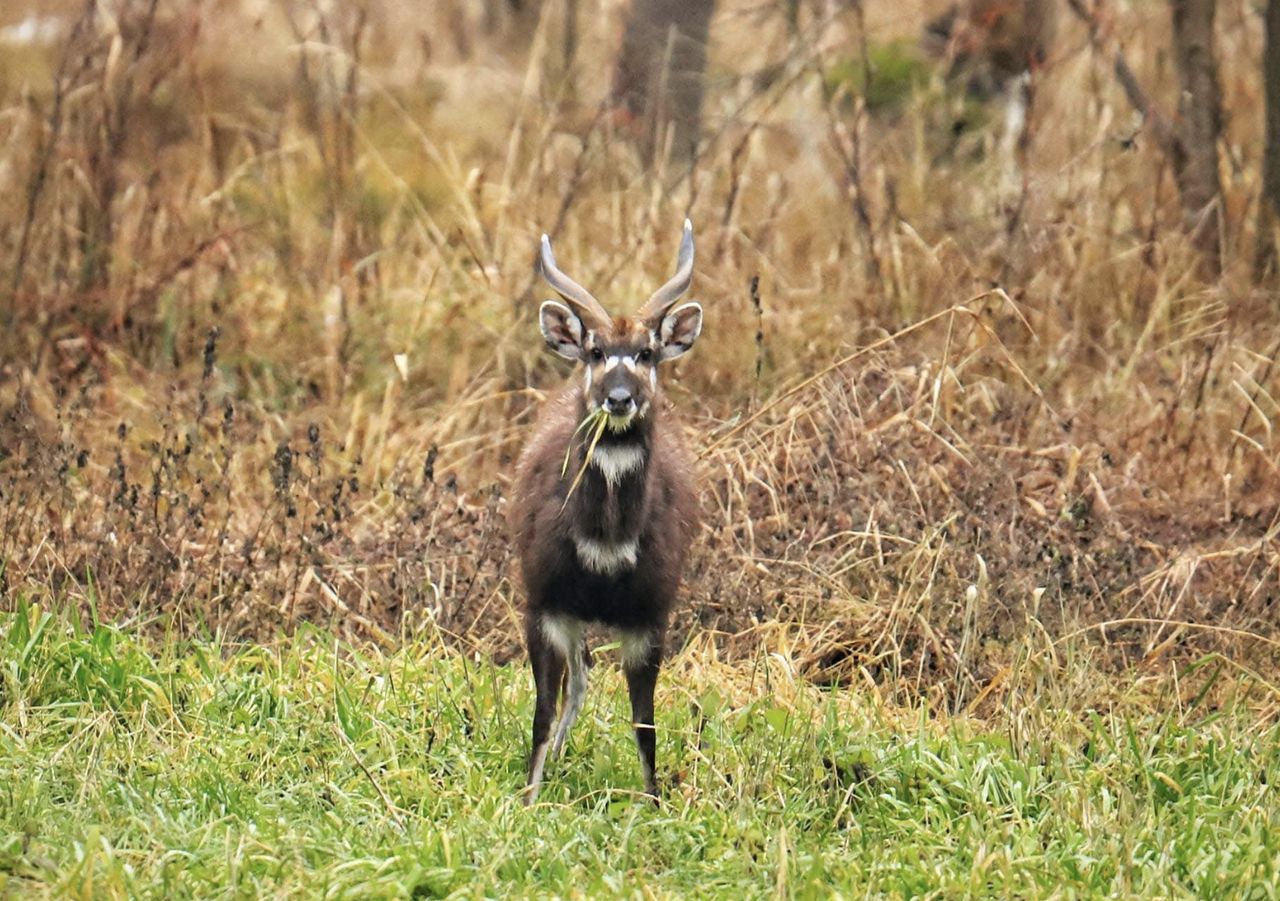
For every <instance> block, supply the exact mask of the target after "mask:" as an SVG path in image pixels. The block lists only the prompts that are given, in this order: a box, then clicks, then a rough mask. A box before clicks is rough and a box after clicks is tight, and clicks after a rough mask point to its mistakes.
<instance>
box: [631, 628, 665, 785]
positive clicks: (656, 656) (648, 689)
mask: <svg viewBox="0 0 1280 901" xmlns="http://www.w3.org/2000/svg"><path fill="white" fill-rule="evenodd" d="M661 667H662V635H661V633H658V632H635V633H629V634H626V635H624V636H623V639H622V669H623V672H624V673H626V676H627V691H628V693H629V694H630V695H631V724H632V726H633V727H634V729H635V734H636V748H637V750H639V752H640V768H641V770H642V772H643V773H644V790H645V793H646V794H649V795H652V796H653V799H654V801H655V802H656V801H657V800H658V778H657V775H656V765H655V760H654V758H655V756H656V747H657V734H656V733H655V731H654V724H653V691H654V687H655V686H656V685H657V684H658V670H659V669H660V668H661Z"/></svg>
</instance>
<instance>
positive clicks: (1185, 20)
mask: <svg viewBox="0 0 1280 901" xmlns="http://www.w3.org/2000/svg"><path fill="white" fill-rule="evenodd" d="M1170 5H1171V7H1172V10H1173V51H1174V58H1175V60H1176V62H1177V66H1178V81H1179V86H1180V87H1181V89H1182V90H1181V92H1180V93H1179V99H1178V122H1177V125H1176V126H1175V135H1174V140H1173V147H1172V148H1171V149H1172V152H1173V172H1174V178H1175V179H1176V180H1177V182H1178V194H1179V196H1180V197H1181V199H1182V212H1183V216H1184V218H1185V220H1186V227H1187V231H1188V233H1189V234H1190V235H1191V239H1192V242H1193V243H1194V244H1195V246H1196V247H1197V248H1199V249H1200V251H1201V252H1202V253H1203V254H1204V257H1205V262H1206V265H1207V267H1208V269H1209V270H1210V271H1211V272H1213V273H1215V274H1216V273H1217V272H1219V271H1220V269H1221V249H1222V234H1221V227H1220V223H1221V221H1222V204H1221V201H1222V187H1221V184H1220V183H1219V180H1218V137H1219V135H1220V134H1221V131H1222V89H1221V87H1220V86H1219V84H1218V63H1217V60H1216V59H1214V54H1213V46H1214V41H1213V16H1214V12H1215V9H1216V7H1217V0H1170Z"/></svg>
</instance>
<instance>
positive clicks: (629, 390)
mask: <svg viewBox="0 0 1280 901" xmlns="http://www.w3.org/2000/svg"><path fill="white" fill-rule="evenodd" d="M540 262H541V269H542V276H543V277H544V278H545V279H546V281H547V283H548V284H549V285H550V286H551V288H552V289H553V290H554V291H555V292H556V294H558V295H559V296H560V299H561V300H562V301H563V303H561V302H560V301H556V300H548V301H546V302H545V303H543V304H542V306H541V308H540V309H539V311H538V322H539V325H540V327H541V330H542V337H543V338H544V339H545V340H546V343H547V346H548V347H549V348H550V349H551V350H552V352H554V353H556V354H558V355H559V356H561V357H564V358H565V359H567V360H573V361H574V362H577V363H581V364H582V365H581V368H580V369H578V370H577V375H576V376H575V377H574V378H572V379H571V380H570V381H569V383H568V384H567V385H565V387H564V389H563V390H562V391H561V392H560V393H559V395H558V396H557V397H555V398H554V399H553V400H550V401H549V402H547V404H546V405H545V407H544V409H543V410H542V412H541V414H540V416H539V418H538V421H537V424H536V425H535V427H534V431H533V436H532V437H531V438H530V439H529V442H528V444H527V445H526V446H525V448H524V451H523V453H522V454H521V457H520V460H519V463H518V464H517V467H516V475H515V490H514V496H513V501H512V507H511V527H512V533H513V536H514V539H515V546H516V550H517V552H518V555H519V559H520V569H521V575H522V580H523V582H524V588H525V596H526V606H525V641H526V644H527V647H528V650H529V662H530V664H531V665H532V668H533V681H534V686H535V689H536V692H537V700H536V704H535V708H534V714H533V744H532V749H531V751H530V753H529V770H528V783H527V785H526V788H525V794H524V802H525V803H526V804H532V803H533V802H534V801H535V800H536V799H537V796H538V790H539V788H540V786H541V783H542V773H543V768H544V767H545V765H546V762H547V757H548V754H550V756H552V757H556V756H558V755H559V754H560V752H561V750H562V749H563V747H564V743H565V739H566V738H567V737H568V735H569V730H570V729H571V728H572V727H573V723H574V721H575V720H576V719H577V717H578V714H579V713H580V712H581V710H582V702H583V698H584V697H585V695H586V691H587V670H588V668H589V667H590V665H591V662H590V652H589V651H588V650H587V645H586V629H587V626H588V625H589V624H596V625H601V626H604V627H607V628H608V629H611V630H613V631H614V632H616V633H618V635H619V636H620V639H621V648H622V668H623V672H624V674H625V675H626V680H627V691H628V694H629V695H630V698H631V718H632V726H633V729H634V732H635V740H636V746H637V749H638V750H639V754H640V766H641V770H642V771H643V775H644V786H645V792H646V793H647V794H648V795H650V796H652V797H653V798H654V799H655V801H656V800H657V798H658V782H657V777H656V775H655V764H654V756H655V746H656V740H655V739H656V736H655V733H654V721H653V692H654V686H655V685H656V683H657V681H658V670H659V668H660V667H661V665H662V655H663V643H664V639H665V634H666V628H667V621H668V616H669V614H670V611H671V608H672V605H673V603H674V601H675V597H676V591H677V589H678V587H679V584H680V577H681V572H682V570H683V569H684V563H685V557H686V555H687V552H688V549H689V543H690V541H691V539H692V537H693V534H694V530H695V529H696V527H697V508H698V501H697V496H696V495H695V493H694V479H693V460H692V457H691V456H690V454H689V452H688V450H687V449H686V447H685V444H684V441H683V439H682V437H681V429H680V425H679V422H678V421H677V420H676V419H675V417H674V416H673V415H672V414H671V413H669V412H668V411H667V410H666V409H665V408H664V405H663V403H662V396H661V393H660V389H659V380H658V366H659V364H661V363H665V362H667V361H668V360H674V359H675V358H676V357H679V356H681V355H683V354H685V353H687V352H688V351H689V349H690V348H692V347H693V343H694V341H696V340H697V338H698V335H699V333H700V332H701V330H702V307H701V306H699V305H698V304H696V303H685V304H681V305H680V306H677V305H676V303H677V301H678V300H679V299H680V298H681V296H683V295H684V293H685V292H686V291H688V289H689V285H690V283H691V282H692V280H693V226H692V225H691V224H690V222H689V221H688V220H687V219H686V220H685V223H684V236H683V239H682V241H681V244H680V253H679V257H678V261H677V264H676V273H675V275H674V276H673V277H672V278H671V280H670V281H668V282H667V283H666V284H665V285H663V286H662V287H661V288H659V289H658V290H657V291H656V292H654V294H653V296H652V297H650V298H649V299H648V301H646V302H645V304H644V305H643V306H642V307H640V310H639V312H638V313H637V314H636V315H635V316H634V317H632V318H625V317H618V318H616V319H615V318H613V317H611V316H610V315H609V314H608V313H607V312H606V311H605V308H604V307H603V306H602V305H601V304H600V302H599V301H598V300H596V299H595V298H594V297H593V296H592V295H591V294H590V293H588V292H587V290H586V289H585V288H583V287H582V286H581V285H579V284H578V283H577V282H575V281H573V280H572V279H571V278H569V277H568V276H567V275H565V274H564V273H563V272H561V271H560V268H559V267H558V266H557V265H556V258H555V255H554V254H553V253H552V251H551V242H550V240H549V239H548V238H547V236H546V235H543V236H542V247H541V253H540ZM592 415H595V416H602V415H603V416H607V420H606V426H605V427H604V429H603V431H600V432H597V433H596V435H595V436H593V437H594V438H595V439H596V441H597V442H598V443H595V444H594V445H589V443H588V441H586V440H583V439H582V437H581V436H582V433H581V432H580V431H579V426H580V424H581V423H582V422H584V420H585V418H586V417H588V416H592ZM566 454H567V456H566ZM566 460H567V464H566ZM575 475H576V476H577V479H576V480H575ZM566 667H567V670H568V677H567V679H566V678H565V672H566ZM562 682H563V683H564V709H563V710H562V711H561V712H560V716H559V719H557V718H556V707H557V696H558V694H559V693H560V690H561V683H562Z"/></svg>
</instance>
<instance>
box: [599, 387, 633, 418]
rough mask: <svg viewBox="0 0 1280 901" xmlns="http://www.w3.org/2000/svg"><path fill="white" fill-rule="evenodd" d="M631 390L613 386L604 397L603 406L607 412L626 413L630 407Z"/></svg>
mask: <svg viewBox="0 0 1280 901" xmlns="http://www.w3.org/2000/svg"><path fill="white" fill-rule="evenodd" d="M631 404H632V400H631V392H630V391H628V390H627V389H626V388H613V389H611V390H610V391H609V396H608V397H606V398H605V399H604V408H605V411H606V412H608V413H626V412H628V411H629V410H630V409H631Z"/></svg>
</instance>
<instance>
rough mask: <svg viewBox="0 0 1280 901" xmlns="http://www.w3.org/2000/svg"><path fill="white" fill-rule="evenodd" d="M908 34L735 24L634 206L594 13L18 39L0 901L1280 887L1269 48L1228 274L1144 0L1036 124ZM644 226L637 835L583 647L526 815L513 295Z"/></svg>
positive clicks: (36, 3)
mask: <svg viewBox="0 0 1280 901" xmlns="http://www.w3.org/2000/svg"><path fill="white" fill-rule="evenodd" d="M515 6H520V7H521V8H522V9H524V10H526V13H519V12H518V11H514V9H515ZM947 6H948V3H947V2H946V0H910V2H906V3H897V2H895V3H889V2H881V0H867V2H865V3H843V2H837V3H828V2H825V0H823V2H810V0H801V2H796V3H791V2H782V0H779V2H770V0H764V2H757V0H719V2H718V3H717V5H716V14H715V17H714V19H713V21H712V25H711V36H710V47H709V57H708V59H709V62H708V68H707V76H706V98H705V102H704V115H703V124H702V131H703V141H702V144H701V147H700V152H699V156H698V158H697V160H696V164H695V165H692V166H688V167H684V168H681V167H680V166H679V165H677V164H676V163H675V162H672V161H669V160H666V159H665V158H660V159H659V160H658V162H657V164H656V165H655V166H653V167H651V168H650V167H646V165H644V164H643V162H642V161H641V159H640V157H639V155H638V153H637V151H636V149H635V147H634V145H633V141H632V139H631V138H632V135H631V134H630V133H629V132H628V125H627V121H626V119H625V117H620V116H619V115H616V113H617V112H618V111H617V110H613V111H611V110H610V109H609V108H608V97H607V87H608V81H609V79H608V73H609V72H610V71H611V66H612V64H613V60H614V58H615V56H616V53H617V48H618V45H619V39H620V35H621V31H622V27H623V18H624V16H625V12H626V4H625V3H622V2H617V0H579V2H577V3H576V4H570V3H568V2H565V0H544V2H541V3H537V2H533V0H527V2H525V3H523V4H515V5H513V4H507V3H502V2H493V3H479V2H471V0H433V2H431V3H418V2H408V0H367V2H359V3H357V2H354V0H353V2H350V3H345V2H344V3H327V2H314V3H313V2H310V0H270V2H268V0H217V2H205V3H189V2H183V0H154V2H153V0H95V2H83V0H10V2H6V3H5V4H2V5H0V647H2V648H3V650H2V651H0V653H2V654H3V660H2V661H0V673H2V677H0V678H2V679H3V681H2V682H0V879H3V880H4V882H3V888H2V889H0V894H10V895H15V896H19V897H24V896H29V895H37V896H38V895H46V896H56V897H66V896H79V897H85V898H91V897H92V898H99V897H124V896H152V897H175V896H179V897H180V896H191V897H208V896H236V897H257V896H261V895H288V896H304V897H320V896H329V895H332V896H362V897H389V896H397V895H413V894H417V895H420V896H421V895H428V896H430V895H445V894H457V895H459V896H467V895H475V896H485V897H488V896H501V895H506V894H514V895H523V894H545V895H556V896H565V897H598V896H612V895H618V894H622V895H629V896H635V897H648V896H651V895H652V896H672V897H674V896H684V895H703V896H717V897H725V896H729V897H734V896H740V895H746V896H757V895H773V894H780V895H793V896H798V897H818V896H826V895H827V894H828V892H829V889H830V887H832V886H835V887H837V888H838V889H839V890H840V893H841V894H843V895H844V896H847V897H852V896H871V897H878V896H890V897H894V896H897V897H907V896H912V897H914V896H918V895H929V894H932V895H934V896H936V897H942V898H953V897H963V896H1000V897H1112V896H1134V897H1151V896H1173V897H1178V896H1200V897H1215V898H1216V897H1227V896H1247V897H1259V898H1262V897H1273V896H1275V895H1276V894H1278V893H1280V892H1278V891H1277V889H1276V885H1277V884H1280V873H1277V872H1276V868H1277V860H1280V848H1278V847H1277V845H1278V844H1280V839H1277V838H1275V837H1274V836H1276V835H1280V831H1277V828H1276V827H1277V826H1278V825H1280V824H1277V822H1276V819H1277V813H1278V812H1280V805H1277V803H1276V800H1275V798H1274V789H1273V788H1272V787H1271V784H1272V781H1273V779H1274V776H1275V774H1276V772H1277V769H1278V764H1280V759H1278V758H1280V749H1278V739H1280V725H1277V723H1280V685H1277V680H1276V679H1274V678H1273V676H1272V674H1274V673H1275V672H1276V669H1277V664H1278V663H1280V653H1277V650H1278V649H1280V640H1278V638H1280V626H1278V623H1280V620H1278V619H1277V612H1276V611H1277V609H1280V605H1277V600H1280V317H1277V315H1276V310H1277V297H1278V296H1280V292H1278V290H1277V289H1278V287H1280V283H1278V282H1277V278H1276V274H1275V273H1270V274H1268V273H1265V272H1258V273H1255V270H1254V266H1253V259H1254V250H1255V248H1256V247H1258V246H1259V245H1260V244H1261V243H1262V242H1264V241H1266V240H1268V236H1267V235H1266V234H1264V233H1260V227H1259V225H1258V222H1259V218H1258V215H1257V213H1258V203H1259V193H1260V189H1261V176H1260V173H1261V170H1262V165H1261V164H1262V158H1261V157H1262V147H1263V123H1262V118H1261V109H1262V104H1263V96H1264V90H1263V84H1262V64H1261V62H1262V47H1263V33H1262V19H1261V14H1260V13H1261V8H1262V4H1260V3H1257V2H1254V0H1219V3H1218V17H1217V26H1216V31H1215V45H1216V50H1217V54H1218V59H1219V61H1220V67H1221V73H1220V74H1221V82H1222V93H1223V107H1224V112H1225V116H1224V119H1225V121H1224V123H1223V134H1222V141H1221V142H1220V145H1221V146H1220V147H1219V148H1218V150H1219V156H1220V170H1221V172H1220V175H1221V181H1222V194H1221V202H1220V203H1219V204H1218V205H1217V206H1216V207H1215V210H1214V215H1216V216H1217V217H1219V219H1220V224H1221V239H1222V240H1221V247H1220V248H1219V249H1220V251H1221V263H1222V266H1221V272H1216V271H1212V269H1211V267H1207V266H1206V265H1205V264H1204V259H1203V257H1202V255H1201V249H1200V248H1198V247H1197V246H1195V245H1194V244H1193V242H1192V241H1191V240H1190V239H1189V237H1188V233H1187V228H1186V224H1187V222H1186V217H1185V215H1184V211H1183V209H1182V207H1181V205H1180V203H1179V198H1178V192H1177V187H1176V185H1175V183H1174V182H1175V179H1174V177H1173V175H1172V172H1171V163H1170V159H1169V154H1167V153H1165V152H1164V150H1163V149H1162V147H1161V146H1160V144H1159V142H1158V141H1157V140H1155V136H1154V135H1153V134H1152V129H1151V128H1149V127H1144V125H1143V123H1142V122H1140V121H1138V119H1137V117H1136V116H1135V114H1134V112H1133V110H1132V107H1131V103H1130V100H1129V98H1128V96H1127V95H1126V92H1125V90H1124V88H1123V87H1122V86H1121V85H1120V84H1119V83H1118V81H1117V79H1116V76H1115V56H1114V55H1115V53H1116V52H1117V51H1122V52H1123V54H1124V56H1125V58H1126V60H1127V61H1128V64H1129V66H1130V69H1131V71H1132V73H1133V79H1134V80H1135V82H1136V83H1138V84H1140V85H1141V87H1142V89H1143V91H1144V92H1145V95H1146V97H1147V98H1148V99H1149V101H1150V104H1151V106H1152V109H1154V110H1156V111H1157V112H1163V113H1164V115H1165V117H1166V118H1169V119H1172V117H1173V116H1174V114H1175V111H1176V110H1177V109H1178V103H1179V99H1178V98H1179V91H1180V88H1179V82H1178V77H1177V73H1176V72H1175V71H1174V68H1173V64H1172V62H1171V59H1170V54H1169V53H1168V52H1167V48H1168V46H1169V41H1170V35H1169V22H1168V16H1167V15H1165V14H1164V12H1165V11H1167V5H1166V4H1162V3H1156V4H1154V5H1152V4H1137V3H1125V2H1122V0H1116V2H1104V3H1094V2H1085V3H1081V4H1077V7H1078V8H1079V9H1080V10H1081V11H1082V14H1083V15H1091V16H1093V17H1094V19H1093V23H1092V24H1093V27H1086V25H1085V23H1084V22H1082V21H1080V20H1079V19H1078V18H1077V17H1076V16H1075V15H1073V14H1071V13H1070V12H1069V9H1068V6H1067V5H1066V4H1059V5H1058V6H1059V7H1060V12H1061V16H1060V20H1059V24H1058V30H1057V37H1056V38H1055V39H1054V41H1053V43H1052V46H1051V48H1050V49H1049V52H1048V54H1047V56H1046V59H1045V62H1044V65H1043V66H1042V67H1040V68H1039V69H1038V70H1037V71H1036V73H1035V76H1034V79H1033V87H1034V90H1033V91H1030V92H1029V93H1025V92H1024V93H1023V94H1020V95H1018V96H1019V97H1021V98H1022V100H1021V102H1023V106H1022V107H1018V106H1017V105H1016V103H1014V95H1013V94H1007V95H1006V96H991V97H986V98H983V97H980V96H977V95H975V94H972V93H969V92H966V90H965V89H964V86H963V85H961V84H959V83H958V82H957V80H956V79H955V78H951V77H949V76H948V63H947V61H946V60H944V59H941V58H939V56H938V52H939V51H937V50H936V49H935V50H934V51H927V50H926V49H925V48H924V42H923V41H922V35H923V33H924V31H925V29H926V26H927V24H928V23H929V22H930V21H931V20H933V19H934V17H936V16H938V15H939V14H941V13H942V12H944V11H945V9H946V7H947ZM571 7H576V8H577V9H578V10H579V12H580V17H579V19H578V25H579V29H578V31H577V32H576V37H575V38H574V40H575V41H576V44H574V46H573V48H570V47H569V44H570V42H569V41H568V39H567V35H568V33H569V30H568V29H567V28H566V24H567V20H566V11H567V10H568V9H570V8H571ZM486 8H487V9H490V10H492V11H495V12H494V15H493V16H486V15H485V14H484V10H485V9H486ZM1157 9H1158V10H1160V11H1161V14H1156V13H1155V12H1153V11H1152V10H1157ZM529 10H535V11H536V12H534V13H531V14H530V13H528V12H527V11H529ZM789 11H790V12H789ZM791 13H794V15H791ZM789 16H790V18H789ZM569 49H572V50H573V53H572V54H570V53H568V52H567V51H568V50H569ZM686 216H687V217H689V218H690V219H691V220H692V221H693V223H694V226H695V234H696V239H697V247H698V262H697V266H696V275H695V280H694V285H693V292H692V294H691V297H693V298H694V299H697V300H698V301H699V302H701V303H702V305H703V307H704V309H705V310H706V315H707V322H706V329H705V332H704V334H703V336H702V337H701V339H700V340H699V343H698V346H697V348H696V350H695V351H694V352H693V353H691V354H689V355H688V356H687V357H686V358H684V359H682V360H681V361H679V362H678V363H676V364H675V365H674V366H672V367H669V368H668V370H667V371H664V375H663V380H664V381H663V385H664V390H665V393H666V396H667V397H668V398H669V399H670V400H671V401H672V403H673V405H674V407H675V408H676V409H677V410H678V411H679V412H680V415H681V418H682V420H683V423H684V427H685V432H686V437H687V439H688V441H689V443H690V445H691V446H692V448H693V449H694V450H695V452H696V454H697V456H698V468H699V486H700V497H701V502H702V515H703V521H704V528H703V529H702V531H701V532H700V534H699V535H698V537H697V539H696V541H695V544H694V546H693V548H692V551H691V558H690V566H689V571H688V573H687V578H686V579H685V583H684V587H683V589H682V594H681V600H680V603H679V609H678V611H677V613H676V620H675V622H674V624H673V628H672V633H671V644H672V650H673V658H672V661H671V663H670V665H669V666H668V667H667V668H666V670H664V674H663V677H662V679H661V680H660V683H659V690H658V698H659V714H658V728H659V736H660V740H659V765H660V768H661V769H662V770H663V772H665V773H666V774H667V776H668V777H669V779H670V784H669V786H668V790H667V795H666V799H665V803H664V804H663V806H662V807H661V808H655V807H654V806H652V805H651V804H649V803H647V802H646V801H645V800H644V799H642V798H640V797H639V796H638V795H637V789H638V788H639V786H640V774H639V765H638V761H636V759H635V752H634V749H633V747H632V739H631V735H630V729H629V724H628V722H627V712H626V702H625V698H624V695H625V692H624V690H623V688H622V684H621V680H620V678H619V674H618V671H617V664H616V660H615V657H616V655H615V654H614V652H612V651H609V650H605V651H602V653H601V654H600V655H599V657H598V659H599V664H598V665H597V666H596V668H595V669H594V671H593V686H594V688H593V691H592V693H591V694H590V695H589V697H588V702H587V708H586V713H585V715H584V717H583V719H582V720H581V721H580V723H579V725H578V726H577V730H576V732H575V733H574V735H573V737H572V738H571V740H570V747H569V754H568V757H567V759H566V760H565V761H564V762H563V764H559V763H558V764H556V765H555V766H554V767H552V768H551V770H550V771H549V774H548V782H547V784H546V787H545V789H544V792H543V794H542V796H541V798H540V803H539V805H538V806H537V807H536V808H534V809H532V810H525V809H523V808H522V807H521V806H520V805H519V803H518V801H517V797H516V795H517V791H518V789H519V788H520V786H521V783H522V780H523V776H522V774H523V769H524V758H525V755H526V754H527V751H528V748H527V742H528V730H529V720H530V714H531V709H530V708H531V696H530V694H531V684H530V682H531V680H530V677H529V675H528V672H527V668H526V666H525V662H524V654H523V649H522V647H521V642H520V640H519V637H520V635H521V628H522V626H521V603H522V599H521V597H520V592H519V590H518V587H517V579H516V578H515V561H514V560H513V558H512V554H511V542H510V539H509V535H508V532H507V531H506V525H505V513H506V509H507V502H508V497H509V495H510V490H511V469H512V463H513V460H514V459H515V456H516V454H518V453H519V450H520V448H521V446H522V444H523V442H524V441H525V439H526V437H527V435H528V433H529V427H530V425H531V423H532V421H533V418H534V417H535V416H536V414H537V411H538V409H539V404H540V402H541V401H542V400H543V399H544V398H545V397H546V396H547V394H548V393H549V392H551V391H554V390H555V389H556V388H557V387H558V386H559V385H560V384H561V383H562V382H563V380H564V379H565V378H566V377H567V376H568V372H569V367H568V366H567V365H562V364H561V363H560V362H558V361H555V360H554V359H553V358H552V357H551V356H550V355H549V354H547V353H546V352H545V349H544V347H543V342H542V340H541V337H540V336H539V334H538V330H537V327H536V324H535V311H536V309H537V306H538V303H539V301H541V300H542V299H544V297H545V296H546V295H545V293H544V289H543V287H542V286H541V284H540V283H539V281H538V280H537V278H536V275H535V273H534V271H533V269H532V263H533V255H534V252H535V249H536V247H537V246H538V238H539V236H540V235H541V234H542V233H544V232H546V233H550V235H551V237H552V239H553V240H554V242H555V247H556V253H557V257H558V259H559V261H560V264H561V265H562V266H563V268H564V269H565V271H566V272H568V273H569V274H570V275H571V276H572V277H574V278H575V279H577V280H579V281H581V282H582V283H583V284H584V285H586V286H587V287H588V288H590V289H593V290H596V291H597V293H598V294H600V295H601V299H602V301H603V302H604V303H605V304H606V306H608V307H610V308H611V309H614V310H616V311H618V312H624V311H626V310H628V308H634V307H635V306H638V301H639V299H641V298H643V297H646V296H648V293H649V292H650V291H651V290H652V289H653V288H654V287H655V286H656V285H658V284H660V283H661V282H662V281H664V280H665V279H666V278H667V277H668V276H669V275H670V272H671V267H672V264H673V262H674V257H675V251H676V243H677V241H678V239H679V234H680V223H682V222H683V221H684V219H685V217H686ZM1261 230H1262V231H1265V229H1261ZM593 640H595V641H596V643H597V646H599V645H600V644H601V643H602V642H606V641H608V639H607V638H596V639H593Z"/></svg>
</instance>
